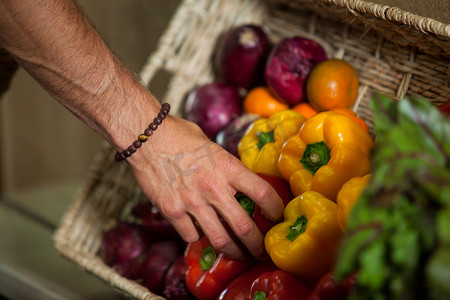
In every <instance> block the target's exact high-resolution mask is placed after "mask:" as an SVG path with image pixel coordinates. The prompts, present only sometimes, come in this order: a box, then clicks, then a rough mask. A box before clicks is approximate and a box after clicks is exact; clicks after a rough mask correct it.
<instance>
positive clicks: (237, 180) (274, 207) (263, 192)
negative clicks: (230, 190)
mask: <svg viewBox="0 0 450 300" xmlns="http://www.w3.org/2000/svg"><path fill="white" fill-rule="evenodd" d="M230 184H231V185H232V186H233V187H234V188H235V189H236V190H238V191H240V192H241V193H244V194H245V195H247V196H248V197H249V198H250V199H252V200H253V201H255V203H257V204H258V205H259V206H260V207H261V209H262V210H263V211H264V213H265V215H266V216H267V218H268V219H269V220H270V221H277V220H279V219H280V218H281V217H282V216H283V211H284V205H283V201H282V200H281V198H280V196H279V195H278V194H277V192H276V191H275V190H274V189H273V188H272V186H271V185H270V184H269V183H268V182H267V181H265V180H264V179H262V178H261V177H259V176H258V175H256V174H255V173H253V172H252V171H250V170H248V169H247V168H246V167H245V166H244V165H240V164H239V165H238V166H236V171H235V172H234V174H231V175H230Z"/></svg>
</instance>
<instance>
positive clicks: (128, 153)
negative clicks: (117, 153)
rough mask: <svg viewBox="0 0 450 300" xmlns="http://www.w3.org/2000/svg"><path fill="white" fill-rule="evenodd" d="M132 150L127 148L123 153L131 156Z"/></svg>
mask: <svg viewBox="0 0 450 300" xmlns="http://www.w3.org/2000/svg"><path fill="white" fill-rule="evenodd" d="M131 154H132V153H131V152H130V151H129V150H128V149H127V150H125V151H123V155H125V157H130V156H131Z"/></svg>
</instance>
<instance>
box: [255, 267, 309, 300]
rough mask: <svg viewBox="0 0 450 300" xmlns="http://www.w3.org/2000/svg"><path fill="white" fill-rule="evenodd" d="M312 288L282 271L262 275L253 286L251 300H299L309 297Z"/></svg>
mask: <svg viewBox="0 0 450 300" xmlns="http://www.w3.org/2000/svg"><path fill="white" fill-rule="evenodd" d="M309 293H310V288H309V287H308V285H307V284H305V283H304V282H302V281H301V280H300V279H299V278H297V277H295V276H293V275H291V274H289V273H287V272H285V271H282V270H275V271H269V272H265V273H263V274H261V275H260V276H259V277H258V278H257V279H256V280H255V281H254V282H253V285H252V288H251V290H250V298H249V300H278V299H280V300H281V299H298V300H303V299H306V298H307V297H308V295H309Z"/></svg>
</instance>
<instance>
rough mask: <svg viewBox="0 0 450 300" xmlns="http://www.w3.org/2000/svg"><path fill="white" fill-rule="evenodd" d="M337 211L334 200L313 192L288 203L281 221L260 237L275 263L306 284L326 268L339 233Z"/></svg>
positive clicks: (328, 265) (328, 267) (329, 267)
mask: <svg viewBox="0 0 450 300" xmlns="http://www.w3.org/2000/svg"><path fill="white" fill-rule="evenodd" d="M337 210H338V206H337V204H336V203H334V202H333V201H331V200H329V199H327V198H325V197H324V196H323V195H321V194H319V193H318V192H314V191H308V192H305V193H303V194H302V195H300V196H298V197H296V198H295V199H293V200H292V201H291V202H289V204H288V205H287V206H286V208H285V209H284V221H283V222H281V223H279V224H277V225H275V226H274V227H272V228H271V229H270V230H269V232H267V234H266V236H265V238H264V245H265V248H266V250H267V253H268V254H269V256H270V257H271V259H272V261H273V262H274V263H275V265H276V266H277V267H279V268H280V269H281V270H284V271H286V272H289V273H291V274H293V275H296V276H299V277H301V278H302V279H303V280H305V281H307V282H308V283H310V284H314V283H316V282H317V280H319V279H320V277H321V276H323V275H324V274H325V273H326V272H328V271H330V270H331V268H332V266H333V264H334V261H335V258H336V252H337V249H338V245H339V242H340V239H341V236H342V231H341V229H340V228H339V224H338V222H337Z"/></svg>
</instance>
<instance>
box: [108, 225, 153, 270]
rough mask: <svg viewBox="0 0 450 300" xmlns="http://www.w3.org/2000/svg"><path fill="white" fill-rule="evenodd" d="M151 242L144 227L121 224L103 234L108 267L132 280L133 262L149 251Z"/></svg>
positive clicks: (150, 237)
mask: <svg viewBox="0 0 450 300" xmlns="http://www.w3.org/2000/svg"><path fill="white" fill-rule="evenodd" d="M151 242H152V236H151V235H150V234H149V233H148V232H147V231H146V230H144V229H143V228H142V227H140V226H138V225H135V224H130V223H126V222H119V223H118V224H117V226H115V227H113V228H112V229H110V230H108V231H106V232H105V233H104V234H103V238H102V253H101V254H102V257H103V260H104V261H105V263H106V264H107V265H108V266H111V267H114V268H115V269H116V270H117V272H119V273H120V274H122V275H123V276H125V277H127V278H130V277H131V267H132V264H133V261H134V260H135V259H136V258H137V257H139V256H140V255H141V254H142V253H144V252H145V251H146V250H147V248H148V247H149V245H150V243H151Z"/></svg>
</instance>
